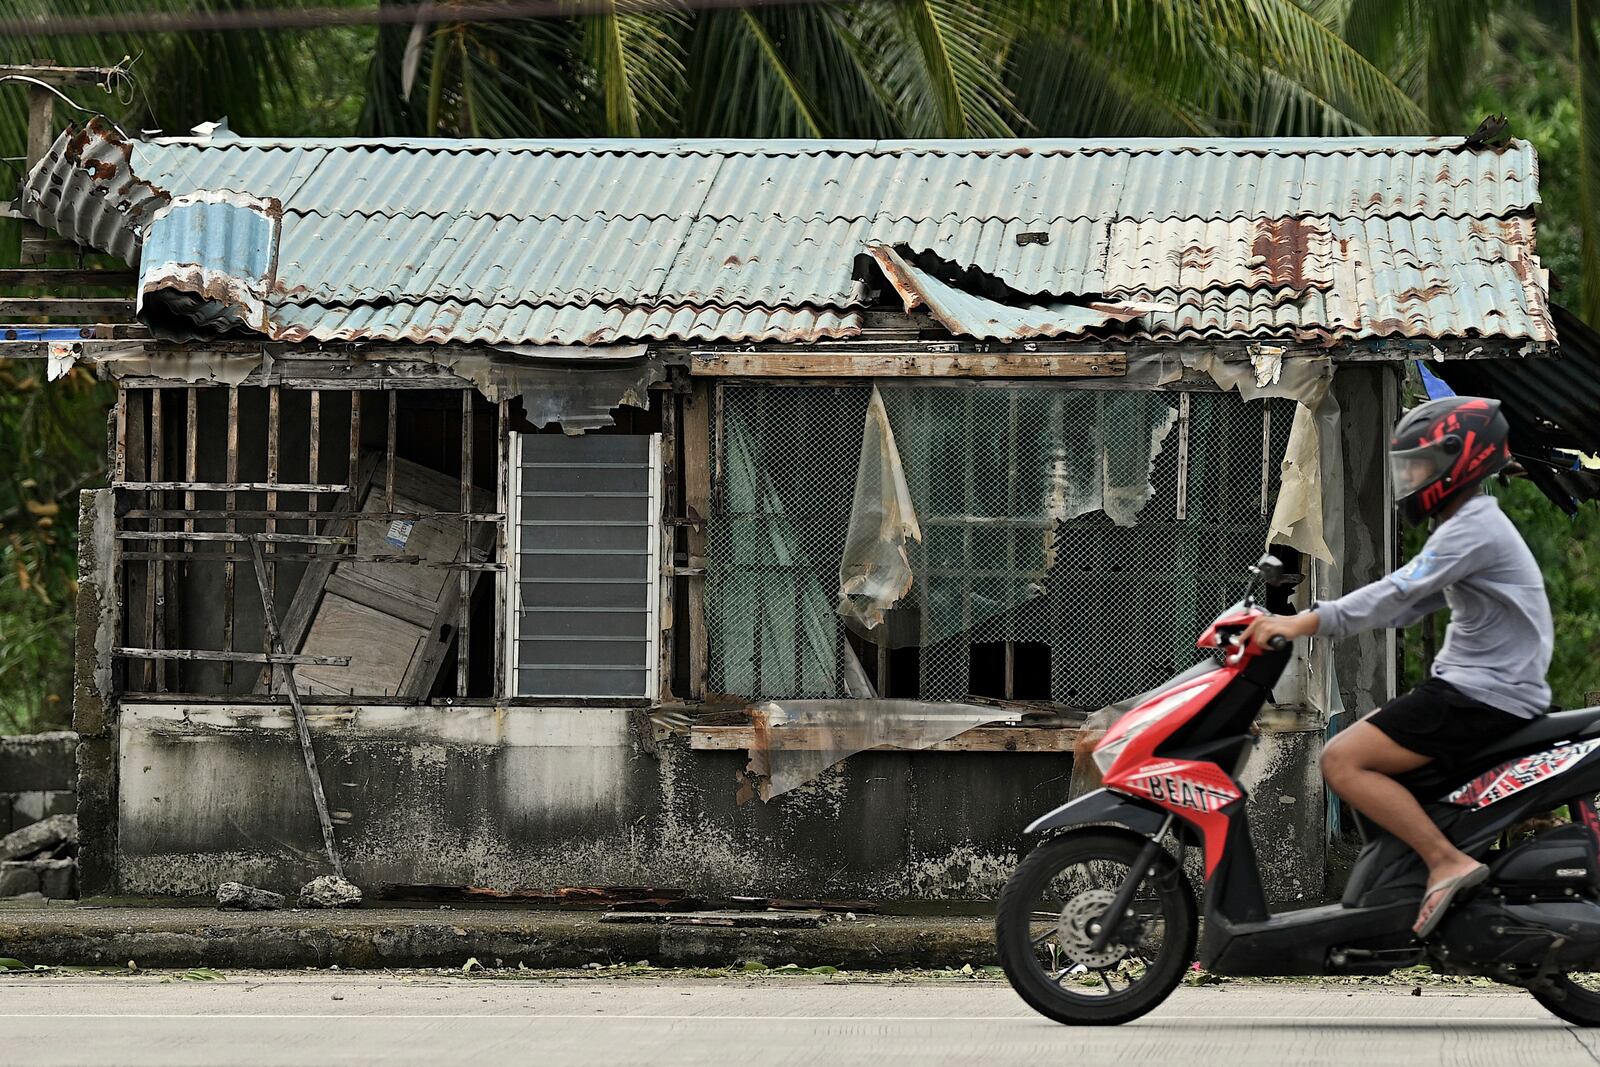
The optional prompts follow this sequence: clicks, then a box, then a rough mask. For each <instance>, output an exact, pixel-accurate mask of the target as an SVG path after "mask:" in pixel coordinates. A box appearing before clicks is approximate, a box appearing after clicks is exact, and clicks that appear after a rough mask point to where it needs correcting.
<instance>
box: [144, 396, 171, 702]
mask: <svg viewBox="0 0 1600 1067" xmlns="http://www.w3.org/2000/svg"><path fill="white" fill-rule="evenodd" d="M161 396H162V390H161V389H151V390H150V473H151V474H152V475H153V476H154V478H155V480H157V481H160V480H161V479H163V478H165V477H166V476H167V468H166V462H165V459H166V457H165V456H164V455H163V448H162V434H161ZM147 499H150V500H152V501H153V502H154V505H155V506H156V507H157V508H163V509H164V508H165V507H166V506H167V500H166V494H165V493H162V492H156V493H152V494H149V495H148V497H147ZM150 529H151V530H152V531H153V532H155V533H160V532H162V531H163V530H165V529H166V523H165V522H164V521H163V520H161V519H152V520H151V522H150ZM166 550H167V546H166V544H165V543H164V542H161V541H157V542H156V551H157V552H165V551H166ZM166 567H167V565H166V564H165V563H163V562H161V561H160V560H156V561H153V562H151V563H147V564H145V571H146V573H145V583H146V587H145V593H144V596H145V600H144V639H145V644H147V645H149V646H150V647H151V648H160V647H161V635H162V632H163V630H164V629H165V626H164V623H165V610H164V609H165V607H166V604H165V590H166V580H167V574H166ZM144 679H145V688H146V689H149V690H152V691H153V692H157V693H161V692H165V691H166V683H167V680H166V671H165V668H164V667H163V666H162V665H158V664H157V663H155V662H153V661H152V662H150V663H147V664H145V673H144Z"/></svg>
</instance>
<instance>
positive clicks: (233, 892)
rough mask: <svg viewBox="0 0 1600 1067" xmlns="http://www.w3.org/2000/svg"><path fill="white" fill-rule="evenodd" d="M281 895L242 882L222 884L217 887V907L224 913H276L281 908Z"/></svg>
mask: <svg viewBox="0 0 1600 1067" xmlns="http://www.w3.org/2000/svg"><path fill="white" fill-rule="evenodd" d="M283 899H284V898H283V894H282V893H274V892H272V891H271V890H268V889H257V888H256V887H255V886H253V885H245V884H244V883H243V882H223V883H222V884H221V885H219V886H217V907H219V908H221V909H222V910H224V911H277V910H278V909H279V908H281V907H283Z"/></svg>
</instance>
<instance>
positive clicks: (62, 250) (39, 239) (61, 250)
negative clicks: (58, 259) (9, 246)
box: [21, 223, 90, 263]
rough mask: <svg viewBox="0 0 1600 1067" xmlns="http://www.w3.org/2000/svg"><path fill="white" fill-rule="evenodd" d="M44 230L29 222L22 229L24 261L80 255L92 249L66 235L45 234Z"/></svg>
mask: <svg viewBox="0 0 1600 1067" xmlns="http://www.w3.org/2000/svg"><path fill="white" fill-rule="evenodd" d="M44 234H45V231H44V230H41V229H39V228H38V227H37V226H34V225H33V224H31V223H30V224H28V225H27V226H25V227H24V228H23V231H22V256H21V259H22V262H24V263H42V262H43V261H44V259H45V257H46V256H80V255H83V254H84V253H86V252H88V251H90V249H88V248H85V247H84V246H83V245H80V244H78V243H77V242H76V241H69V240H67V239H66V238H65V237H51V236H43V235H44Z"/></svg>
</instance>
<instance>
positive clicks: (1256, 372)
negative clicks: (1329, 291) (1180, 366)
mask: <svg viewBox="0 0 1600 1067" xmlns="http://www.w3.org/2000/svg"><path fill="white" fill-rule="evenodd" d="M1183 362H1184V365H1185V366H1186V367H1189V368H1190V369H1192V370H1202V371H1204V372H1206V373H1207V374H1209V375H1210V376H1211V380H1212V381H1214V382H1215V383H1216V384H1217V386H1218V387H1219V388H1221V389H1233V390H1237V391H1238V393H1239V395H1240V396H1242V397H1243V398H1244V399H1245V400H1260V399H1265V398H1268V397H1280V398H1288V399H1291V400H1294V401H1295V402H1296V407H1295V414H1294V423H1293V424H1292V426H1291V427H1290V432H1289V442H1288V445H1287V446H1286V447H1285V449H1284V455H1283V464H1282V468H1281V477H1280V479H1279V488H1278V499H1277V501H1276V503H1275V504H1274V505H1273V509H1272V518H1271V520H1270V521H1269V522H1268V524H1267V544H1269V545H1270V544H1275V543H1276V544H1283V545H1288V546H1289V547H1291V548H1296V549H1299V550H1300V551H1301V552H1304V553H1306V554H1307V555H1309V556H1313V557H1315V558H1317V559H1320V560H1322V561H1323V562H1324V563H1329V564H1331V563H1333V562H1334V560H1335V559H1336V558H1337V557H1336V554H1335V552H1334V549H1333V547H1330V545H1329V543H1328V537H1327V535H1326V531H1327V529H1328V523H1327V514H1326V511H1327V508H1326V503H1327V501H1329V500H1334V501H1338V500H1341V499H1343V494H1344V475H1343V463H1342V462H1340V459H1339V455H1338V443H1339V403H1338V401H1337V400H1335V399H1334V396H1333V392H1332V390H1331V388H1330V387H1331V385H1332V383H1333V362H1332V360H1330V359H1328V358H1326V357H1322V358H1317V357H1309V356H1295V357H1287V356H1286V355H1285V353H1284V350H1283V349H1282V348H1278V347H1275V346H1270V345H1258V346H1256V351H1255V352H1254V353H1253V354H1252V355H1251V357H1250V359H1249V360H1248V361H1244V360H1235V361H1228V360H1224V359H1222V358H1221V357H1220V356H1215V355H1201V356H1193V357H1185V358H1184V361H1183ZM1330 447H1331V449H1332V451H1331V453H1330Z"/></svg>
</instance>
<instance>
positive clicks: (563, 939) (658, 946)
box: [0, 906, 995, 970]
mask: <svg viewBox="0 0 1600 1067" xmlns="http://www.w3.org/2000/svg"><path fill="white" fill-rule="evenodd" d="M602 914H603V913H600V912H540V911H521V910H509V909H493V910H491V909H466V908H454V909H451V910H441V909H420V908H364V909H359V910H352V911H338V912H327V911H280V912H257V913H250V914H246V913H240V912H221V911H213V910H210V909H202V908H90V907H83V906H78V907H72V906H48V907H5V908H0V956H9V957H13V958H15V959H18V960H21V961H22V962H23V963H25V964H30V965H35V964H47V965H52V966H69V965H78V966H123V965H125V964H127V962H128V961H129V960H134V961H136V962H137V963H138V965H139V966H140V967H141V968H168V967H177V968H188V967H200V966H206V967H219V968H227V967H232V968H301V967H330V966H333V965H338V966H339V967H340V968H344V969H375V968H383V967H459V966H461V965H462V964H463V963H464V962H466V960H467V959H469V958H473V957H475V958H477V959H478V960H480V961H481V962H482V963H483V964H484V965H486V966H507V967H515V966H517V965H518V964H524V965H526V966H528V967H532V968H549V967H581V966H583V965H584V964H586V963H635V962H638V961H640V960H648V961H650V963H652V964H655V965H657V966H662V967H724V966H728V965H731V964H737V963H743V962H745V961H748V960H756V961H760V962H762V963H765V964H767V965H769V966H780V965H782V964H786V963H795V964H799V965H801V966H805V967H816V966H823V965H831V966H834V967H839V968H841V969H851V970H893V969H914V968H934V967H959V966H961V965H962V964H966V963H970V964H972V965H973V966H974V967H977V966H983V965H987V964H993V963H994V962H995V953H994V935H993V926H992V923H991V921H990V920H988V919H984V918H920V917H919V918H906V917H900V916H893V917H889V916H862V917H860V918H858V919H855V920H849V919H835V918H834V917H831V916H830V917H829V918H828V919H827V920H826V921H824V922H822V923H821V925H818V926H810V927H770V926H758V925H750V926H742V925H741V926H690V925H680V924H675V923H670V922H666V923H660V922H657V923H619V922H601V915H602ZM760 914H761V913H756V919H755V920H753V921H759V916H760Z"/></svg>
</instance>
